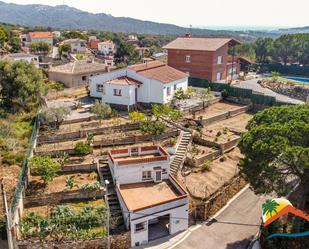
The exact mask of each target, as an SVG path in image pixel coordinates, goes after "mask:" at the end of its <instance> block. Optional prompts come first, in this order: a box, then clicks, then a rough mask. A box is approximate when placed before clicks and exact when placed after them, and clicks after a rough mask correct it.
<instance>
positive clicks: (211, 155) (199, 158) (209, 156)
mask: <svg viewBox="0 0 309 249" xmlns="http://www.w3.org/2000/svg"><path fill="white" fill-rule="evenodd" d="M220 155H222V153H221V150H215V151H213V152H210V153H208V154H203V155H201V156H196V158H194V159H193V158H192V157H190V156H187V158H186V163H187V164H188V165H190V166H192V167H197V166H199V165H201V164H203V163H204V162H205V161H208V160H213V159H215V158H217V157H219V156H220Z"/></svg>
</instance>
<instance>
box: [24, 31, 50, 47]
mask: <svg viewBox="0 0 309 249" xmlns="http://www.w3.org/2000/svg"><path fill="white" fill-rule="evenodd" d="M53 37H54V35H53V33H52V32H29V33H28V34H24V35H21V39H22V42H23V43H24V45H25V46H27V47H29V46H31V44H32V43H34V42H46V43H47V44H49V45H50V46H53Z"/></svg>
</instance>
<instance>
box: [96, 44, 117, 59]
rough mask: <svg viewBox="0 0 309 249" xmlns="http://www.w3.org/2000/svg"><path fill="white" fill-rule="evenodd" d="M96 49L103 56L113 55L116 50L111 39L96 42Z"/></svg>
mask: <svg viewBox="0 0 309 249" xmlns="http://www.w3.org/2000/svg"><path fill="white" fill-rule="evenodd" d="M98 51H99V52H100V54H103V55H105V56H107V55H114V53H115V52H116V47H115V44H114V43H113V42H112V41H104V42H100V43H98Z"/></svg>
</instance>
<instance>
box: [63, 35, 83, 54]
mask: <svg viewBox="0 0 309 249" xmlns="http://www.w3.org/2000/svg"><path fill="white" fill-rule="evenodd" d="M62 44H70V46H71V53H85V52H86V51H87V41H85V40H83V39H79V38H77V39H68V40H65V41H63V42H62Z"/></svg>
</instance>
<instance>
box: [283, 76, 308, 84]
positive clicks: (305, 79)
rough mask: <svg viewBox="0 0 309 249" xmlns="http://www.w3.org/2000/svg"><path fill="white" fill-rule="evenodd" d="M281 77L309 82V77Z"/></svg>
mask: <svg viewBox="0 0 309 249" xmlns="http://www.w3.org/2000/svg"><path fill="white" fill-rule="evenodd" d="M281 77H282V78H285V79H288V80H294V81H298V82H303V83H309V78H299V77H290V76H281Z"/></svg>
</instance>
